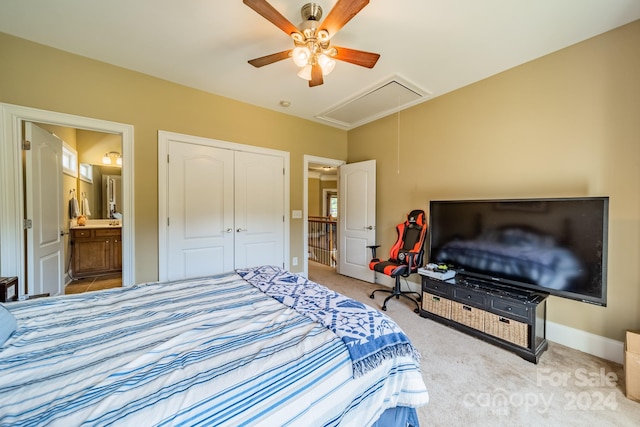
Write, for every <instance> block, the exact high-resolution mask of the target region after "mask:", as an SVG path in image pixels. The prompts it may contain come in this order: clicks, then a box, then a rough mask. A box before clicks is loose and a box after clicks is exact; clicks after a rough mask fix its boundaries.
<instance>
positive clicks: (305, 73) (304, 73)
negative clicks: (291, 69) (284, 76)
mask: <svg viewBox="0 0 640 427" xmlns="http://www.w3.org/2000/svg"><path fill="white" fill-rule="evenodd" d="M298 77H300V78H301V79H305V80H307V81H311V65H309V64H307V65H305V66H304V67H302V68H300V71H298Z"/></svg>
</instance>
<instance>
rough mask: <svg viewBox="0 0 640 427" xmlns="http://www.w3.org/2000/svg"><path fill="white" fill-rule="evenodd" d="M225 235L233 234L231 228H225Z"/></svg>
mask: <svg viewBox="0 0 640 427" xmlns="http://www.w3.org/2000/svg"><path fill="white" fill-rule="evenodd" d="M224 231H225V232H227V233H233V228H227V229H226V230H224Z"/></svg>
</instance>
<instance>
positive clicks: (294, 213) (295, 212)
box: [291, 210, 302, 219]
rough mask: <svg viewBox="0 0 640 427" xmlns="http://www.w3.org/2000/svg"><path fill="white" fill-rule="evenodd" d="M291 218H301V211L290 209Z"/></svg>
mask: <svg viewBox="0 0 640 427" xmlns="http://www.w3.org/2000/svg"><path fill="white" fill-rule="evenodd" d="M291 218H293V219H300V218H302V211H299V210H293V211H291Z"/></svg>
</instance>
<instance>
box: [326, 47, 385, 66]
mask: <svg viewBox="0 0 640 427" xmlns="http://www.w3.org/2000/svg"><path fill="white" fill-rule="evenodd" d="M333 47H334V48H335V49H336V50H337V51H338V53H336V54H335V55H334V56H333V58H334V59H337V60H340V61H344V62H350V63H351V64H356V65H360V66H361V67H367V68H373V67H374V65H376V62H378V58H380V54H378V53H372V52H365V51H363V50H355V49H349V48H346V47H338V46H333Z"/></svg>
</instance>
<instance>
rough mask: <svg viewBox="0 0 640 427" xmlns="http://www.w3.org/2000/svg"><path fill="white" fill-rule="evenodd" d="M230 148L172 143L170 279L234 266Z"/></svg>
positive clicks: (228, 269)
mask: <svg viewBox="0 0 640 427" xmlns="http://www.w3.org/2000/svg"><path fill="white" fill-rule="evenodd" d="M233 157H234V153H233V151H231V150H226V149H221V148H216V147H209V146H205V145H198V144H190V143H183V142H178V141H170V142H169V159H170V161H169V165H168V176H169V179H168V197H167V199H168V209H167V212H168V221H167V222H168V224H167V230H168V232H167V240H168V241H167V259H166V262H167V279H168V280H177V279H183V278H188V277H199V276H206V275H211V274H218V273H223V272H226V271H231V270H233V266H234V261H233V257H234V243H233V240H234V219H233V215H234V214H233V209H234V207H233V163H234V159H233Z"/></svg>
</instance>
